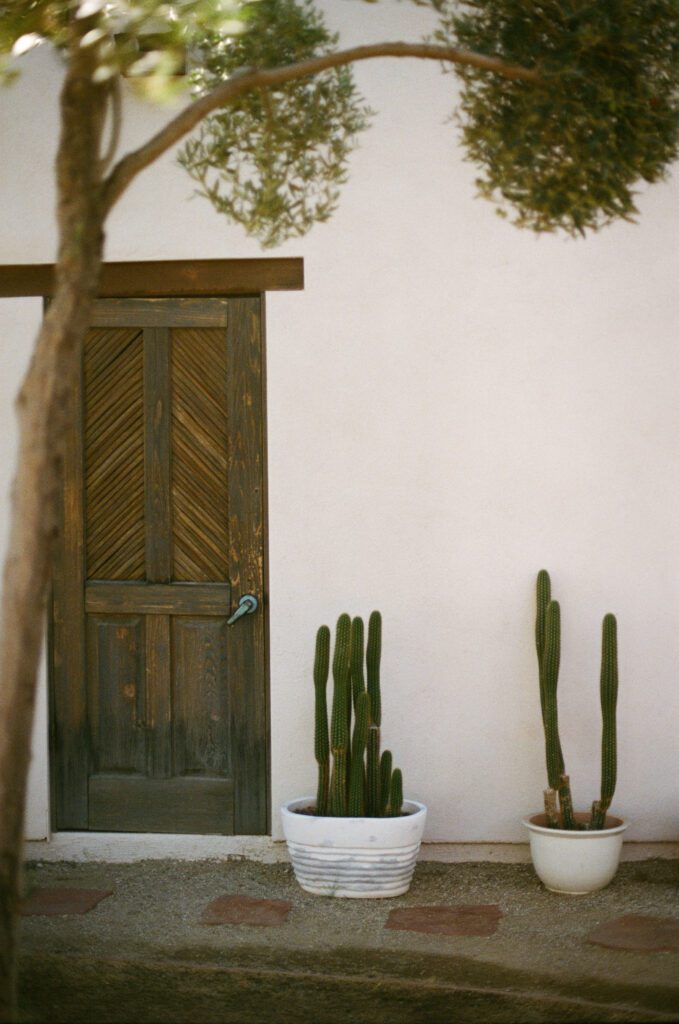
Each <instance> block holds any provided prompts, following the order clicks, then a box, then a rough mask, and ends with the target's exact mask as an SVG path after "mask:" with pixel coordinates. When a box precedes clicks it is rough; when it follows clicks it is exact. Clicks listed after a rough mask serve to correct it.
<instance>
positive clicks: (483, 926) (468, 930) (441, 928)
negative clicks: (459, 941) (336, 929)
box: [385, 903, 503, 939]
mask: <svg viewBox="0 0 679 1024" xmlns="http://www.w3.org/2000/svg"><path fill="white" fill-rule="evenodd" d="M502 916H503V914H502V911H501V910H500V908H499V906H498V905H497V904H496V903H483V904H478V905H476V906H459V907H401V908H400V909H398V910H392V911H391V913H390V914H389V917H388V919H387V923H386V925H385V928H393V929H396V930H398V931H405V932H427V933H428V934H430V935H468V936H477V937H479V938H484V939H485V938H488V936H489V935H494V934H495V932H496V931H497V929H498V924H499V923H500V918H501V917H502Z"/></svg>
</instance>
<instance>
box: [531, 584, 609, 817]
mask: <svg viewBox="0 0 679 1024" xmlns="http://www.w3.org/2000/svg"><path fill="white" fill-rule="evenodd" d="M551 589H552V588H551V581H550V578H549V573H548V572H547V571H546V570H545V569H541V570H540V572H539V573H538V578H537V616H536V621H535V645H536V648H537V654H538V668H539V678H540V704H541V708H542V724H543V726H544V730H545V751H546V759H547V780H548V782H549V789H546V790H545V813H546V815H547V821H548V823H549V825H550V826H551V827H552V828H563V829H573V830H576V829H582V828H586V829H603V828H604V827H605V821H606V811H607V810H608V808H609V807H610V805H611V801H612V799H613V793H614V791H615V778H616V732H615V708H616V703H617V699H618V653H617V624H616V620H615V616H614V615H611V614H608V615H605V616H604V620H603V624H602V643H601V712H602V717H603V731H602V738H601V797H600V799H599V800H595V802H594V803H593V804H592V812H591V817H590V820H589V823H588V824H586V825H582V824H580V823H578V822H577V821H576V820H575V816H574V813H573V801H572V797H571V788H570V780H569V777H568V775H567V774H566V769H565V765H564V759H563V753H562V750H561V741H560V739H559V720H558V707H557V699H556V689H557V684H558V680H559V660H560V654H561V610H560V607H559V602H558V601H553V600H552V593H551ZM557 797H558V802H557Z"/></svg>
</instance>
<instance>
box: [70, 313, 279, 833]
mask: <svg viewBox="0 0 679 1024" xmlns="http://www.w3.org/2000/svg"><path fill="white" fill-rule="evenodd" d="M94 322H95V324H96V326H95V327H94V328H93V329H92V330H91V331H90V334H89V337H88V339H87V343H86V346H85V353H84V358H83V367H82V377H81V382H80V384H79V387H78V389H77V391H78V393H77V394H74V396H73V421H74V424H75V427H74V430H73V434H72V436H71V437H70V438H69V445H68V450H67V452H66V456H65V471H64V502H63V524H62V531H61V537H60V545H59V551H58V556H57V560H56V564H55V571H54V602H53V627H52V631H51V634H52V642H51V668H52V683H53V685H52V708H53V715H52V740H53V742H52V750H53V777H54V789H53V795H54V805H55V825H56V827H57V828H62V829H67V828H78V829H94V830H96V829H105V830H112V831H161V832H162V831H164V832H206V833H223V834H230V833H232V832H234V831H236V832H239V833H244V834H248V833H250V834H256V833H263V832H266V830H267V824H268V780H267V760H268V734H267V724H268V723H267V713H266V706H267V699H266V698H267V693H266V658H265V644H264V639H265V629H264V616H263V611H258V612H257V613H256V614H255V615H252V616H246V617H244V618H243V619H241V620H239V621H238V622H237V623H236V624H235V625H234V626H233V628H231V627H228V626H227V625H226V620H227V618H228V616H229V615H230V613H231V610H232V609H233V608H234V607H235V606H236V605H237V603H238V598H239V596H240V595H241V594H242V593H246V592H251V593H255V594H257V595H258V596H260V597H263V596H264V593H263V588H264V542H265V537H264V522H265V520H264V511H265V510H264V452H263V447H264V426H263V410H264V406H263V394H262V386H263V384H262V325H261V303H260V299H258V298H251V299H228V300H227V299H219V300H133V301H129V300H128V301H126V300H107V301H106V302H99V303H97V304H96V309H95V315H94ZM260 608H262V605H261V604H260Z"/></svg>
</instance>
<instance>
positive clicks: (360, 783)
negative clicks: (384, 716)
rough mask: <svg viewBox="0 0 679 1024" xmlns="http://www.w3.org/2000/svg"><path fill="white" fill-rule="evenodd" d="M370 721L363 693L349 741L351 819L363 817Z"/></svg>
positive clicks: (366, 698)
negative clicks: (365, 759)
mask: <svg viewBox="0 0 679 1024" xmlns="http://www.w3.org/2000/svg"><path fill="white" fill-rule="evenodd" d="M369 719H370V697H369V696H368V694H367V693H366V692H365V690H364V691H363V692H362V693H359V695H358V697H357V699H356V724H355V725H354V735H353V737H352V740H351V765H350V768H349V772H350V775H349V814H350V815H351V817H352V818H362V817H363V816H364V815H365V766H364V763H363V757H364V755H365V747H366V743H367V741H368V725H369Z"/></svg>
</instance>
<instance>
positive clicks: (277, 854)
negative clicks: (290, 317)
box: [25, 832, 679, 864]
mask: <svg viewBox="0 0 679 1024" xmlns="http://www.w3.org/2000/svg"><path fill="white" fill-rule="evenodd" d="M25 856H26V859H27V860H41V861H72V862H87V861H107V862H109V863H112V864H116V863H117V864H129V863H133V862H134V861H140V860H167V859H170V860H222V859H224V858H228V857H243V858H245V859H246V860H252V861H257V862H259V863H260V864H278V863H287V862H288V861H289V857H288V851H287V848H286V845H285V842H284V841H282V840H277V839H272V838H271V837H270V836H187V835H167V834H159V833H135V832H55V833H54V834H53V835H52V837H51V838H50V839H46V840H43V841H42V842H36V841H28V842H27V843H26V845H25ZM654 859H662V860H674V859H679V842H676V843H674V842H658V843H624V844H623V848H622V860H623V861H638V860H654ZM419 860H421V861H431V862H438V863H441V864H463V863H467V862H478V863H483V862H487V863H495V864H528V863H529V862H530V853H529V850H528V843H423V844H422V847H421V850H420V856H419Z"/></svg>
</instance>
